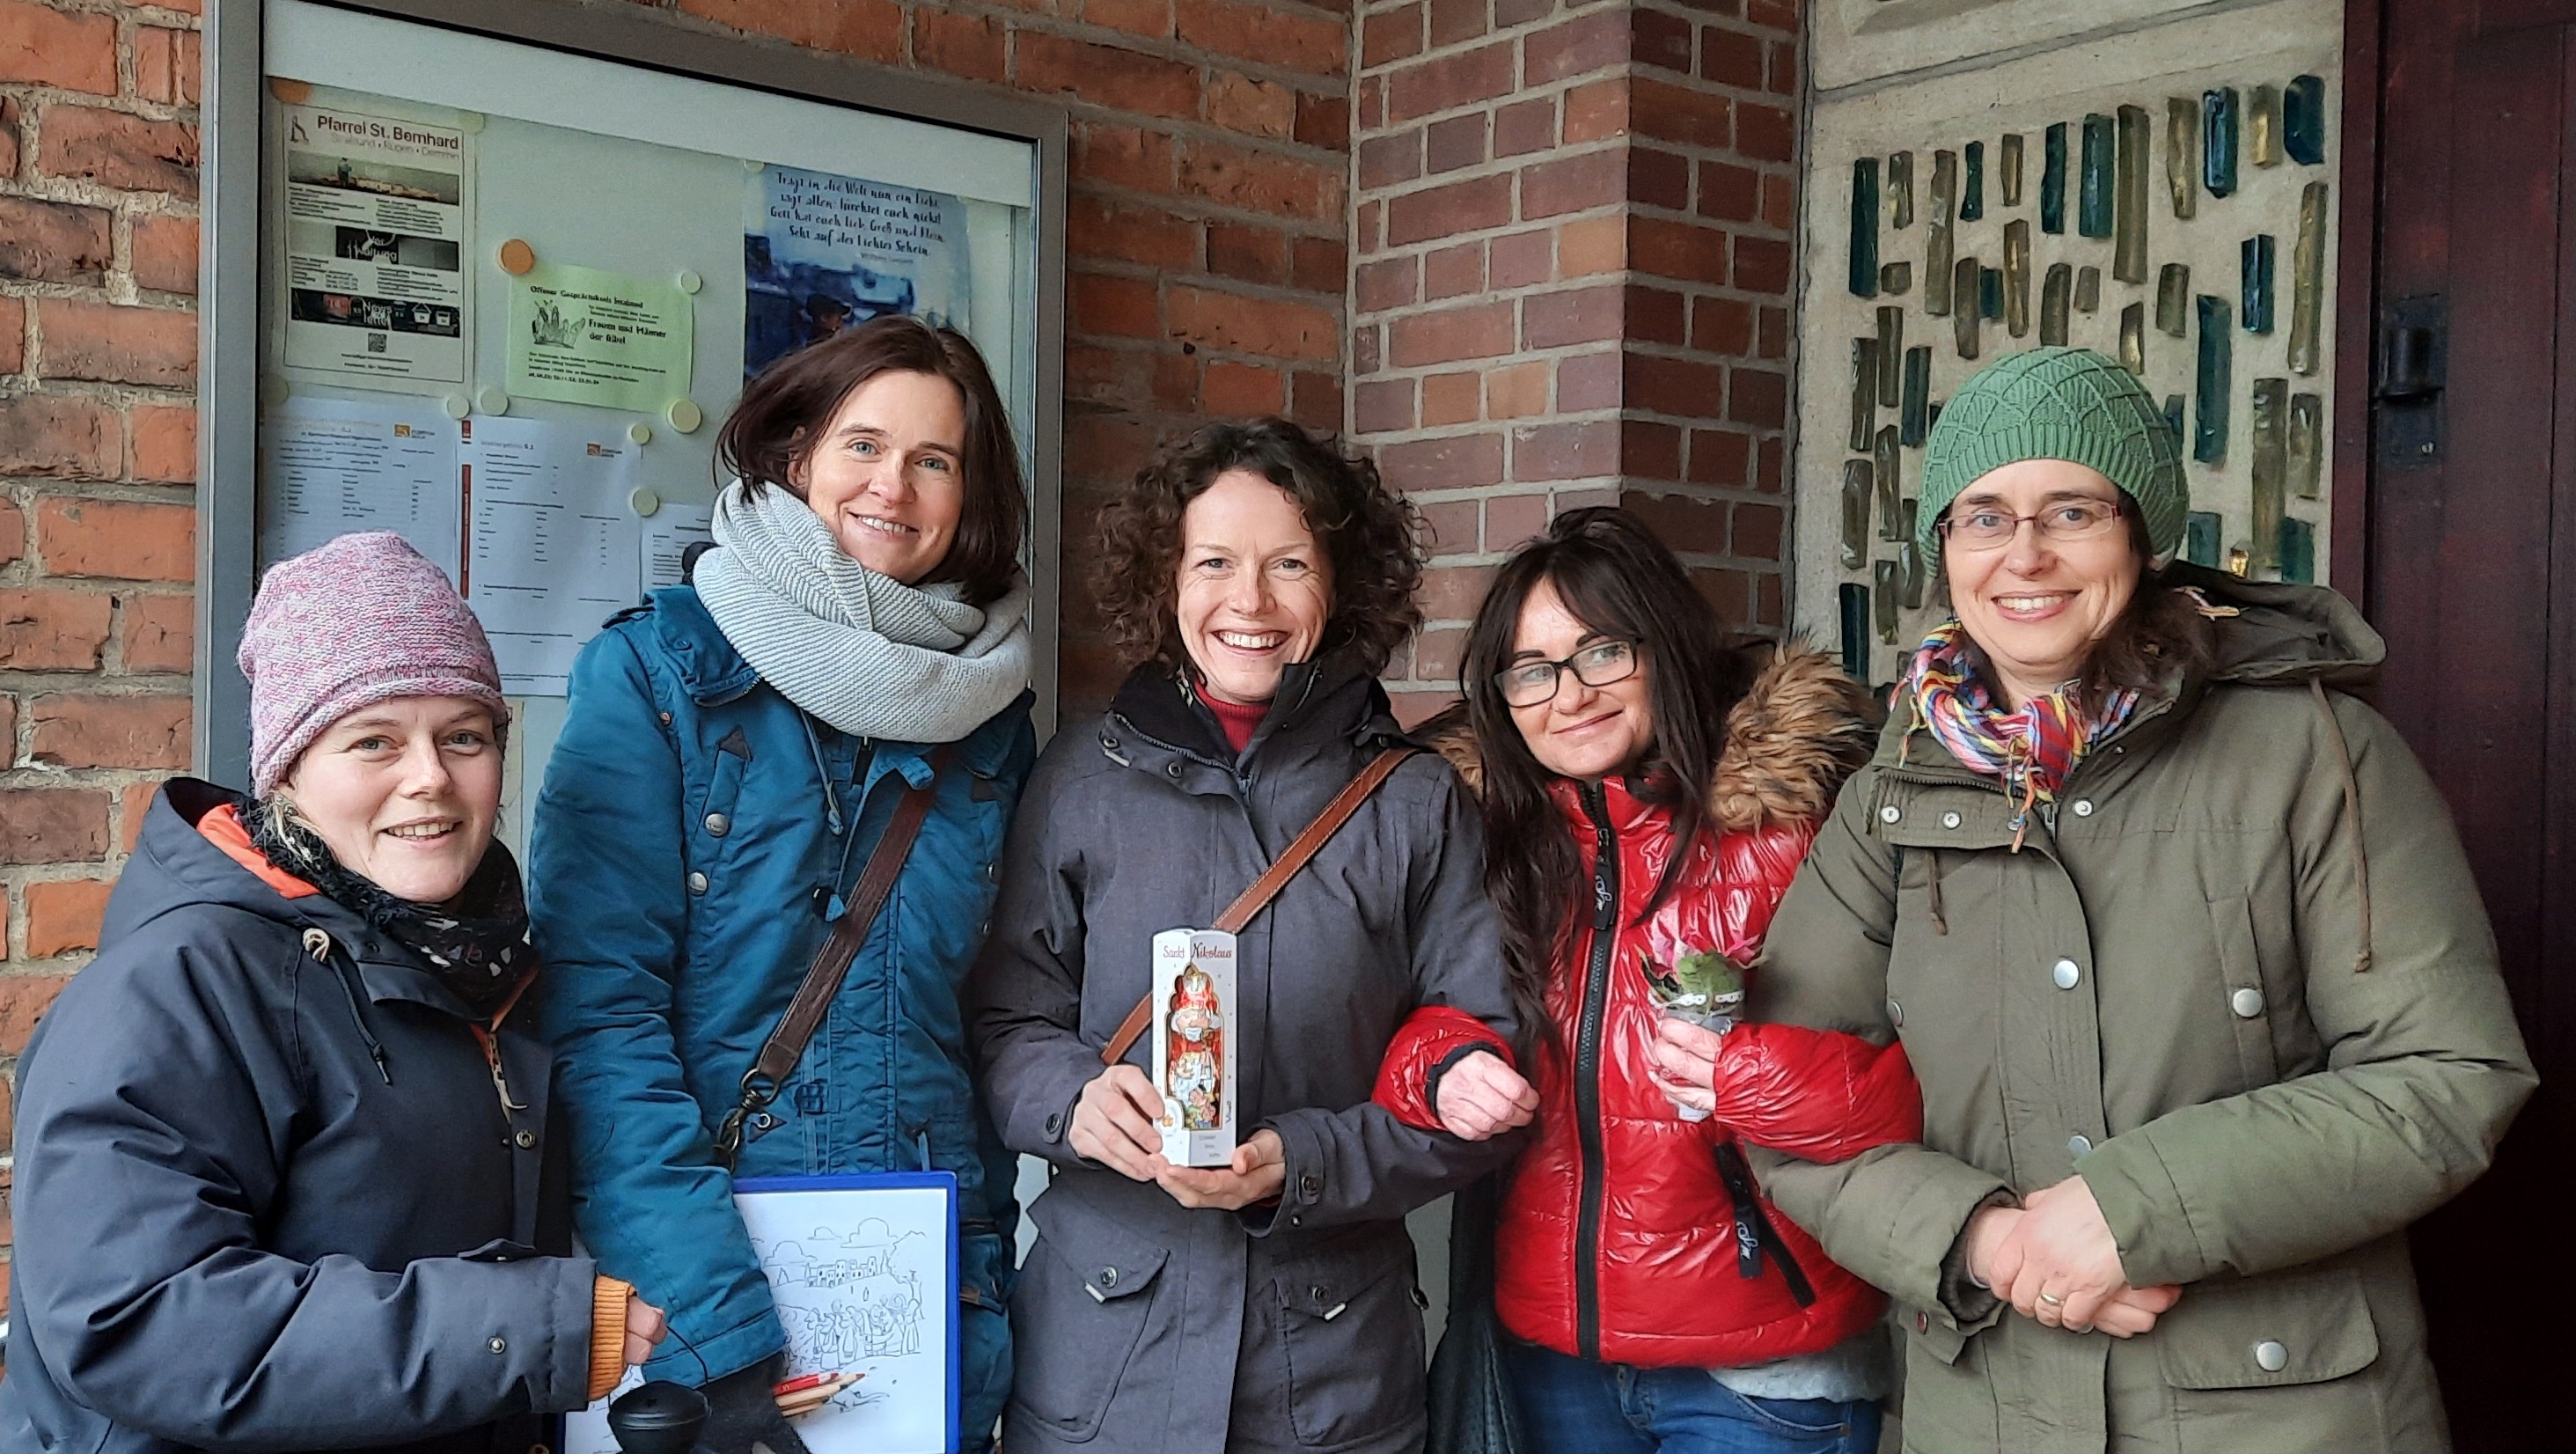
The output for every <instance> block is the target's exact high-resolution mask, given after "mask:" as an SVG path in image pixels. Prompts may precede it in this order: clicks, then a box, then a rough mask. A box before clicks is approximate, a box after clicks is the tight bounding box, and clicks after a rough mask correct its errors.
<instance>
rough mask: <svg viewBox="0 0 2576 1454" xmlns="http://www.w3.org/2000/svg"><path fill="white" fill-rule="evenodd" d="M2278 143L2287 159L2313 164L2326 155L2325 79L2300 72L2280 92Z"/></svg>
mask: <svg viewBox="0 0 2576 1454" xmlns="http://www.w3.org/2000/svg"><path fill="white" fill-rule="evenodd" d="M2281 144H2282V146H2283V147H2284V148H2285V149H2286V150H2287V151H2288V152H2289V153H2290V160H2292V161H2294V162H2297V163H2298V164H2299V165H2301V166H2303V167H2313V166H2316V165H2318V164H2320V163H2322V162H2323V161H2324V160H2325V159H2326V83H2325V79H2324V78H2323V77H2321V76H2301V77H2299V78H2298V79H2297V80H2294V81H2292V82H2291V83H2290V89H2289V90H2287V91H2284V92H2282V93H2281Z"/></svg>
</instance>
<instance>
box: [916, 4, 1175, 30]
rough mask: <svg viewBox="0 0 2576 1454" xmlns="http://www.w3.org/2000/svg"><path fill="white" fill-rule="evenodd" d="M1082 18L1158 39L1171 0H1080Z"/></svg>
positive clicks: (1169, 17) (1168, 22)
mask: <svg viewBox="0 0 2576 1454" xmlns="http://www.w3.org/2000/svg"><path fill="white" fill-rule="evenodd" d="M915 13H917V14H919V13H926V12H915ZM1082 18H1083V19H1085V20H1088V21H1090V22H1091V23H1092V24H1094V25H1098V26H1105V27H1107V28H1108V29H1110V30H1123V31H1125V32H1127V33H1128V34H1129V35H1143V36H1151V37H1153V38H1154V39H1157V40H1160V39H1163V38H1165V37H1167V36H1169V35H1170V34H1171V33H1172V0H1082Z"/></svg>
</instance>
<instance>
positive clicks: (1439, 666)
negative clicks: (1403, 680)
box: [1413, 629, 1467, 682]
mask: <svg viewBox="0 0 2576 1454" xmlns="http://www.w3.org/2000/svg"><path fill="white" fill-rule="evenodd" d="M1466 654H1467V633H1466V632H1465V631H1462V630H1456V629H1452V630H1447V631H1425V632H1423V633H1421V634H1420V635H1418V636H1416V637H1414V638H1413V677H1414V680H1416V681H1425V682H1454V681H1456V680H1458V666H1459V663H1460V662H1461V661H1463V660H1464V659H1465V658H1466Z"/></svg>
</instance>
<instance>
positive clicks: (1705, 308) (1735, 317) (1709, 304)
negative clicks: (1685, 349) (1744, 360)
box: [1690, 297, 1753, 355]
mask: <svg viewBox="0 0 2576 1454" xmlns="http://www.w3.org/2000/svg"><path fill="white" fill-rule="evenodd" d="M1690 330H1691V331H1690V346H1691V347H1693V348H1695V349H1698V350H1699V351H1700V352H1702V353H1716V354H1728V355H1737V354H1744V353H1749V352H1751V351H1752V348H1753V305H1752V304H1750V303H1746V302H1743V301H1741V300H1738V299H1735V298H1708V297H1702V298H1696V299H1693V300H1692V302H1691V324H1690Z"/></svg>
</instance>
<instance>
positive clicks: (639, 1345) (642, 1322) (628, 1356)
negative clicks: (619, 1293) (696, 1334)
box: [622, 1291, 668, 1366]
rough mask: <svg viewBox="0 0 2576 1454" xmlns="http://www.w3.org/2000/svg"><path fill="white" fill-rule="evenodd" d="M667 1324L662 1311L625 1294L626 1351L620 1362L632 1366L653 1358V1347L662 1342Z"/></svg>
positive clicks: (638, 1298)
mask: <svg viewBox="0 0 2576 1454" xmlns="http://www.w3.org/2000/svg"><path fill="white" fill-rule="evenodd" d="M667 1329H668V1324H667V1322H666V1321H665V1320H664V1319H663V1317H662V1310H661V1309H660V1308H657V1307H655V1306H653V1305H652V1304H651V1303H648V1302H646V1301H644V1300H643V1299H642V1298H640V1297H637V1296H636V1295H635V1294H634V1293H633V1292H631V1291H630V1292H628V1293H627V1294H626V1350H625V1355H624V1358H623V1360H622V1361H624V1362H625V1363H627V1364H628V1365H630V1366H632V1365H634V1364H637V1363H641V1362H643V1361H644V1360H645V1359H648V1358H650V1357H652V1356H653V1345H654V1344H656V1343H659V1342H661V1341H662V1334H663V1333H664V1332H665V1331H667Z"/></svg>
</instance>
